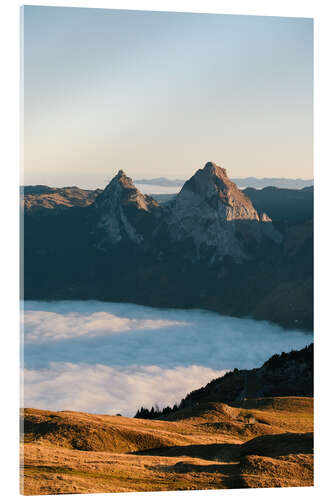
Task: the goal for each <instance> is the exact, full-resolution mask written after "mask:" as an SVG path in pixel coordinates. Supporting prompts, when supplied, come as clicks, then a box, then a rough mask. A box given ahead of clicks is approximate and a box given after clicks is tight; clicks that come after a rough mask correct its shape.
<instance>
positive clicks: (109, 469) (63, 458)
mask: <svg viewBox="0 0 333 500" xmlns="http://www.w3.org/2000/svg"><path fill="white" fill-rule="evenodd" d="M22 418H23V419H24V436H22V492H23V493H24V494H26V495H36V494H46V495H47V494H57V493H98V492H121V491H127V492H130V491H165V490H188V489H224V488H246V487H276V486H280V487H281V486H311V485H312V484H313V433H312V431H313V398H311V397H270V398H254V399H248V400H245V401H241V402H238V403H237V402H236V403H231V404H229V405H228V404H225V403H209V402H207V403H206V402H203V403H199V404H198V405H197V406H196V407H195V409H193V408H192V409H191V410H190V409H186V408H185V409H182V410H179V411H178V412H175V413H174V414H173V416H172V421H170V420H147V419H138V418H126V417H118V416H109V415H91V414H87V413H78V412H71V411H63V412H50V411H44V410H35V409H24V410H22Z"/></svg>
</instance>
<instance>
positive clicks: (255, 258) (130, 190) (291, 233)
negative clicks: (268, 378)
mask: <svg viewBox="0 0 333 500" xmlns="http://www.w3.org/2000/svg"><path fill="white" fill-rule="evenodd" d="M220 168H221V167H217V166H216V165H215V166H214V165H213V164H212V162H208V164H206V166H205V167H204V168H203V169H199V170H198V171H197V172H196V173H195V174H194V176H192V178H191V179H192V180H191V179H189V181H188V183H185V185H184V187H183V189H182V190H181V191H180V193H178V195H177V196H176V197H175V198H174V199H173V200H171V201H170V202H168V203H166V204H159V203H158V202H156V201H155V200H154V199H153V198H152V197H149V196H148V195H144V194H142V193H140V191H139V190H138V189H137V188H136V186H135V185H134V184H133V182H132V180H131V179H130V178H129V177H127V176H126V175H125V173H124V172H123V171H120V172H119V173H118V174H117V175H116V176H115V177H114V178H113V179H112V180H111V182H110V183H109V185H108V186H107V187H106V188H105V190H104V191H103V192H102V193H94V200H93V201H92V202H90V203H89V204H88V205H87V206H70V207H67V208H66V209H61V210H57V209H56V210H38V211H35V210H25V211H24V227H25V231H24V248H25V254H24V259H25V266H24V286H25V288H24V296H25V298H30V299H53V300H57V299H65V298H66V299H85V298H91V299H97V300H108V301H120V302H123V301H125V302H134V303H140V304H144V305H151V306H156V307H181V308H192V307H195V308H197V307H200V308H206V309H212V310H215V311H217V312H219V313H222V314H226V315H232V316H238V317H242V316H247V315H250V316H252V317H254V318H255V319H268V320H271V321H275V322H277V323H279V324H282V325H283V326H288V327H290V326H292V327H297V328H305V329H312V310H313V309H312V308H313V304H312V244H311V241H312V238H313V235H312V231H311V227H312V226H311V224H310V225H309V223H308V221H307V220H306V221H305V222H303V221H300V222H299V223H298V225H297V226H293V225H290V224H289V222H288V221H287V223H286V224H285V223H284V224H282V225H277V224H276V222H274V220H271V218H270V217H269V215H270V214H269V211H268V216H266V215H264V214H263V212H264V211H261V210H259V212H258V210H256V208H255V206H254V204H253V203H252V202H251V200H250V199H249V197H247V196H246V193H243V192H241V191H240V190H239V189H238V188H237V187H236V186H235V184H234V183H232V181H230V179H228V178H227V174H226V171H225V170H223V169H221V170H218V169H220ZM216 174H217V175H216ZM30 196H31V195H30ZM268 201H269V200H268ZM265 203H266V205H265V206H267V202H265ZM268 207H269V204H268ZM265 212H266V210H265ZM287 215H288V214H287Z"/></svg>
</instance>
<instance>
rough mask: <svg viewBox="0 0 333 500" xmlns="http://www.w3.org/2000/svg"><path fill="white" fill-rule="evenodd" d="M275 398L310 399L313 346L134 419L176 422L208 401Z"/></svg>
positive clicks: (233, 375)
mask: <svg viewBox="0 0 333 500" xmlns="http://www.w3.org/2000/svg"><path fill="white" fill-rule="evenodd" d="M278 396H306V397H313V343H312V344H310V345H309V346H307V347H305V348H304V349H301V350H299V351H291V352H289V353H284V352H283V353H282V354H275V355H274V356H272V357H271V358H270V359H268V360H267V361H266V362H265V363H264V364H263V365H262V366H261V367H260V368H254V369H252V370H238V369H237V368H235V369H234V370H233V371H232V372H227V373H226V374H225V375H224V376H223V377H219V378H217V379H214V380H212V381H211V382H209V383H208V384H207V385H206V386H205V387H201V388H200V389H197V390H195V391H192V392H191V393H190V394H188V395H187V396H185V398H184V399H182V401H181V402H180V404H179V405H175V406H174V407H173V408H170V407H166V408H163V409H162V410H161V411H159V412H158V411H155V410H154V408H152V409H151V410H148V409H145V408H141V409H140V410H139V411H138V412H137V414H136V415H135V416H136V417H138V418H165V419H166V420H177V419H178V418H180V419H182V418H184V417H185V416H189V415H190V416H191V415H192V414H193V412H195V413H197V412H198V411H199V412H200V411H201V408H202V407H203V408H205V407H206V404H207V403H209V402H210V401H214V402H221V403H228V404H231V405H234V404H240V405H242V406H243V407H246V405H247V404H248V401H249V400H250V401H251V400H253V399H256V398H262V397H263V398H268V397H270V398H272V397H278ZM267 401H269V400H267Z"/></svg>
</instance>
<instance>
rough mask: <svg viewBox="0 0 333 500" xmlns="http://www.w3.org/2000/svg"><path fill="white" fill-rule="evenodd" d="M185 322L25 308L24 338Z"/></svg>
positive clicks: (45, 338) (65, 336) (38, 339)
mask: <svg viewBox="0 0 333 500" xmlns="http://www.w3.org/2000/svg"><path fill="white" fill-rule="evenodd" d="M180 325H181V326H186V323H184V322H180V321H169V320H165V319H149V318H147V319H131V318H125V317H119V316H116V315H115V314H110V313H108V312H102V311H101V312H93V313H91V314H83V313H72V314H70V313H69V314H59V313H57V312H52V311H38V310H37V311H29V310H26V311H25V312H24V341H25V342H26V343H29V342H49V341H57V340H63V339H70V338H76V337H83V336H86V337H96V336H98V335H111V334H114V333H119V332H128V331H131V330H132V331H133V330H158V329H160V328H166V327H170V326H180Z"/></svg>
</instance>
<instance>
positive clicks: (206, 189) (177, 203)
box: [168, 161, 275, 262]
mask: <svg viewBox="0 0 333 500" xmlns="http://www.w3.org/2000/svg"><path fill="white" fill-rule="evenodd" d="M269 223H270V224H269ZM168 226H169V231H170V234H172V236H173V238H174V239H176V240H179V241H180V240H184V239H187V240H189V239H191V240H192V241H193V243H194V247H195V249H196V252H197V257H198V258H200V255H201V253H202V252H206V251H207V249H208V251H211V252H212V253H213V252H214V256H213V257H212V258H213V259H215V258H217V257H218V258H220V257H223V256H224V255H231V256H232V257H233V258H234V260H235V261H238V262H240V261H242V260H244V259H245V258H248V257H249V255H250V253H251V252H256V250H255V248H257V247H258V245H259V244H260V242H261V241H262V239H263V237H264V236H265V237H266V236H267V237H268V238H270V239H275V234H274V229H273V228H271V227H268V226H271V220H270V219H269V217H268V216H267V215H266V214H265V215H263V216H262V217H261V218H260V217H259V214H258V212H257V211H256V209H255V208H254V206H253V205H252V202H251V200H250V199H249V198H248V197H247V196H246V195H245V194H244V193H243V192H242V191H241V190H240V189H238V188H237V186H236V184H235V183H234V182H232V181H231V180H230V179H229V177H228V175H227V171H226V169H225V168H222V167H220V166H218V165H217V164H215V163H213V162H211V161H209V162H207V163H206V164H205V166H204V167H203V168H201V169H199V170H197V171H196V172H195V174H194V175H193V176H192V177H191V178H190V179H189V180H188V181H187V182H185V184H184V185H183V187H182V189H181V191H180V192H179V194H178V195H177V196H176V197H175V199H174V201H173V203H172V205H170V212H169V215H168ZM264 226H267V227H264ZM244 242H246V243H244ZM249 242H251V243H250V244H249ZM250 247H251V250H250Z"/></svg>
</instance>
